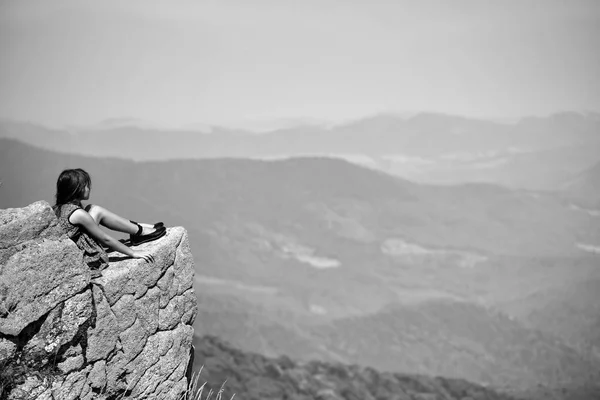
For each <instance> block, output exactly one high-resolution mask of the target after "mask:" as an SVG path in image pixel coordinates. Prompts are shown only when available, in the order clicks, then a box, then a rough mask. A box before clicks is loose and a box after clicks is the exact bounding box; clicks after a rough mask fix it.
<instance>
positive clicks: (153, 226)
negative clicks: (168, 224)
mask: <svg viewBox="0 0 600 400" xmlns="http://www.w3.org/2000/svg"><path fill="white" fill-rule="evenodd" d="M129 222H131V223H132V224H135V225H141V226H142V228H144V229H145V228H155V229H157V228H162V227H163V226H164V225H165V224H163V223H162V222H157V223H155V224H153V225H152V224H146V223H143V222H135V221H132V220H129ZM149 233H151V231H150V232H149ZM143 234H144V235H147V233H146V232H143Z"/></svg>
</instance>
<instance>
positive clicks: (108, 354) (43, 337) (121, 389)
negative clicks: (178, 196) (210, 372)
mask: <svg viewBox="0 0 600 400" xmlns="http://www.w3.org/2000/svg"><path fill="white" fill-rule="evenodd" d="M138 247H139V248H141V249H147V250H150V251H151V252H152V254H153V255H154V259H155V261H154V263H147V262H145V261H143V260H138V259H129V258H126V257H125V256H122V255H121V254H120V253H111V254H110V256H111V259H110V266H109V268H108V269H106V270H104V271H102V277H100V278H97V279H93V280H92V279H91V275H90V271H89V268H88V266H87V265H85V264H84V262H83V255H82V253H81V251H80V250H79V249H78V248H77V246H76V245H75V244H74V243H73V242H72V241H71V240H70V239H68V238H67V237H66V236H65V235H64V234H63V233H62V232H61V230H60V228H59V226H58V225H57V220H56V217H55V216H54V213H53V211H52V209H51V207H50V205H49V204H48V203H46V202H42V201H40V202H37V203H34V204H31V205H29V206H28V207H25V208H20V209H6V210H0V399H11V400H12V399H15V400H16V399H61V400H62V399H64V400H67V399H118V398H127V399H177V398H179V396H180V395H181V393H182V392H184V391H185V390H186V388H187V377H186V373H187V370H188V364H189V361H190V356H191V348H192V347H191V346H192V337H193V328H192V323H193V322H194V318H195V317H196V311H197V304H196V297H195V294H194V289H193V278H194V261H193V258H192V254H191V252H190V249H189V244H188V238H187V233H186V231H185V229H183V228H181V227H176V228H169V229H168V230H167V234H166V236H164V237H162V238H161V239H159V240H156V241H154V242H150V243H146V244H143V245H140V246H138Z"/></svg>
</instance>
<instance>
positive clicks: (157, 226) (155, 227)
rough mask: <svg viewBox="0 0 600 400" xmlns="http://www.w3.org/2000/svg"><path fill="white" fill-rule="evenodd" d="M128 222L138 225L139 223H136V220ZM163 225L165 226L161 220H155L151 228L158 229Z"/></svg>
mask: <svg viewBox="0 0 600 400" xmlns="http://www.w3.org/2000/svg"><path fill="white" fill-rule="evenodd" d="M129 222H131V223H132V224H136V225H137V226H140V224H138V223H137V222H135V221H132V220H129ZM163 226H165V224H164V223H162V222H157V223H155V224H154V225H153V228H154V229H158V228H162V227H163Z"/></svg>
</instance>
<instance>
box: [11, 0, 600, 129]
mask: <svg viewBox="0 0 600 400" xmlns="http://www.w3.org/2000/svg"><path fill="white" fill-rule="evenodd" d="M598 49H600V1H597V0H590V1H576V0H568V1H567V0H560V1H559V0H539V1H529V0H514V1H512V0H510V1H508V0H496V1H485V0H451V1H450V0H439V1H432V0H414V1H413V0H411V1H401V0H318V1H316V0H314V1H313V0H303V1H298V0H294V1H292V0H215V1H202V0H189V1H187V0H168V1H151V0H139V1H138V0H129V1H124V0H117V1H112V0H109V1H107V0H95V1H88V0H68V1H63V0H52V1H48V0H39V1H37V0H36V1H30V0H14V1H7V0H0V117H2V118H11V119H20V120H31V121H37V122H43V123H49V124H87V123H94V122H98V121H100V120H102V119H105V118H111V117H133V118H140V119H145V120H151V121H155V122H160V123H165V124H170V125H185V124H189V123H196V122H198V123H200V122H227V121H239V120H243V119H268V118H282V117H314V118H325V119H333V120H339V119H345V118H353V117H360V116H363V115H366V114H371V113H377V112H384V111H419V110H425V111H439V112H445V113H453V114H462V115H468V116H500V117H503V116H506V117H514V116H520V115H525V114H538V115H544V114H548V113H552V112H555V111H560V110H593V111H600V84H599V76H600V74H599V72H600V51H599V50H598Z"/></svg>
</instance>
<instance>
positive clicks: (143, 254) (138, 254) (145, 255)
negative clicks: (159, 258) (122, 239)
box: [132, 251, 154, 262]
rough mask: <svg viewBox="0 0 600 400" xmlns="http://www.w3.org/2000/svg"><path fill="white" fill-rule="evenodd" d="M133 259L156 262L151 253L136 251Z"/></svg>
mask: <svg viewBox="0 0 600 400" xmlns="http://www.w3.org/2000/svg"><path fill="white" fill-rule="evenodd" d="M132 257H133V258H143V259H144V260H145V261H146V262H154V256H153V255H152V253H150V252H149V251H134V252H133V256H132Z"/></svg>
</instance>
